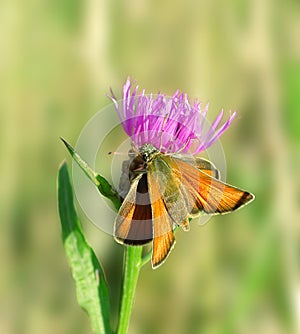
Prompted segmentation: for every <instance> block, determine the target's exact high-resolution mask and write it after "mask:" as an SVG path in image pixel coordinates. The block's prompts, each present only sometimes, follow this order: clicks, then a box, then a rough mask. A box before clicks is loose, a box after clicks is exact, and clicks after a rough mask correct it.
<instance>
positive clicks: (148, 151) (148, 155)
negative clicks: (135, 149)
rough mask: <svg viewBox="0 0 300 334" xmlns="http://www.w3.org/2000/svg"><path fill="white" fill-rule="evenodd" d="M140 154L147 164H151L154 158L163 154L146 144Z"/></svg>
mask: <svg viewBox="0 0 300 334" xmlns="http://www.w3.org/2000/svg"><path fill="white" fill-rule="evenodd" d="M139 153H140V155H141V157H142V159H143V161H144V162H145V163H150V162H151V161H152V160H153V159H154V158H156V157H157V156H158V155H160V154H161V152H160V151H159V150H158V149H157V148H156V147H154V146H152V145H151V144H144V145H143V146H142V147H141V148H140V149H139Z"/></svg>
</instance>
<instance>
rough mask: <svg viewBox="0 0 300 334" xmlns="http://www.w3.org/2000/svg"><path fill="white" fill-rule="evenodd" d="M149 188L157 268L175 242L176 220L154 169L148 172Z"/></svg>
mask: <svg viewBox="0 0 300 334" xmlns="http://www.w3.org/2000/svg"><path fill="white" fill-rule="evenodd" d="M148 188H149V193H150V199H151V202H152V220H153V248H152V267H153V268H156V267H157V266H159V265H160V264H161V263H162V262H163V261H164V260H165V259H166V257H167V256H168V254H169V253H170V251H171V249H172V246H173V245H174V243H175V237H174V232H173V229H174V227H173V225H174V222H173V220H172V218H171V216H170V215H169V213H168V210H167V208H166V205H165V203H164V201H163V198H162V196H161V194H160V185H159V182H158V180H157V177H156V175H155V173H154V171H153V170H151V171H149V173H148Z"/></svg>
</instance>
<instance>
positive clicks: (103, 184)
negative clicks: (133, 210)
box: [60, 138, 121, 210]
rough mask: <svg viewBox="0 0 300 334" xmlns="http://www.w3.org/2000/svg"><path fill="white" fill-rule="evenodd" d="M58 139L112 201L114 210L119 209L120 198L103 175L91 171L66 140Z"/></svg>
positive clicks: (101, 191)
mask: <svg viewBox="0 0 300 334" xmlns="http://www.w3.org/2000/svg"><path fill="white" fill-rule="evenodd" d="M60 139H61V140H62V142H63V143H64V144H65V145H66V147H67V149H68V151H69V153H70V154H71V156H72V158H73V159H74V160H75V161H76V163H77V164H78V166H79V167H80V168H81V170H82V171H83V172H84V173H85V174H86V175H87V177H88V178H89V179H90V180H91V181H92V182H93V183H94V185H95V186H96V187H97V188H98V190H99V192H100V193H101V194H102V195H103V196H104V197H106V198H108V199H109V200H110V201H111V202H112V203H113V205H114V207H115V208H116V210H119V208H120V206H121V199H120V197H119V195H118V193H117V192H116V191H115V189H114V188H113V187H112V186H111V185H110V183H109V182H108V181H107V180H106V179H105V178H104V177H103V176H101V175H99V174H97V173H96V172H95V171H93V170H92V169H91V167H89V165H88V164H87V163H86V162H85V161H84V160H83V159H82V158H81V157H80V155H79V154H78V153H77V152H76V151H75V150H74V149H73V147H72V146H71V145H70V144H69V143H68V142H67V141H65V140H64V139H63V138H60Z"/></svg>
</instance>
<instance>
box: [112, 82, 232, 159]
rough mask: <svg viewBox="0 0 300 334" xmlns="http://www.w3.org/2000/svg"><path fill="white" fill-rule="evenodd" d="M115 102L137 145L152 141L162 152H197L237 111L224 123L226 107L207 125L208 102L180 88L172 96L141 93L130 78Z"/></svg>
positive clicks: (214, 138)
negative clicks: (197, 98) (120, 96)
mask: <svg viewBox="0 0 300 334" xmlns="http://www.w3.org/2000/svg"><path fill="white" fill-rule="evenodd" d="M111 94H112V96H111V99H112V101H113V102H114V104H115V108H116V110H117V112H118V115H119V118H120V121H121V124H122V126H123V128H124V131H125V132H126V133H127V134H128V136H129V137H130V138H131V140H132V142H133V143H134V145H135V146H136V147H137V148H140V147H142V146H143V145H144V144H151V145H152V146H154V147H156V148H157V149H159V151H161V152H163V153H178V152H182V153H190V154H192V155H195V154H198V153H200V152H201V151H204V150H206V149H207V148H208V147H209V146H211V145H212V144H213V143H214V142H215V141H216V140H217V139H218V138H219V137H220V136H221V135H222V133H223V132H224V131H226V129H227V128H228V127H229V126H230V124H231V122H232V121H233V119H234V117H235V115H236V112H234V113H233V114H230V116H229V118H228V119H227V120H226V121H225V122H224V123H223V124H221V119H222V117H223V110H222V111H221V112H220V113H219V115H218V116H217V117H216V119H215V121H214V122H213V123H212V125H211V126H210V127H207V126H205V125H206V113H207V111H208V105H206V106H205V107H204V108H202V105H201V103H200V102H198V101H195V102H194V103H190V101H189V99H188V97H187V95H186V94H184V93H181V92H180V91H179V90H177V91H176V92H175V94H174V95H173V96H172V97H167V96H165V95H164V94H161V93H159V94H157V95H152V94H150V95H146V94H145V91H144V90H143V91H142V93H141V94H140V95H138V87H137V86H136V87H132V83H131V81H130V78H128V79H127V81H126V82H125V84H124V86H123V99H122V100H121V102H118V101H117V99H116V97H115V96H114V94H113V92H111Z"/></svg>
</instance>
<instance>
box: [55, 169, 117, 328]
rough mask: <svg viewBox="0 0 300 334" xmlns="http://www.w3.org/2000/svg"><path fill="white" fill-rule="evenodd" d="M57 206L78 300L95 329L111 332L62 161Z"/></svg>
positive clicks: (97, 269) (98, 271) (99, 276)
mask: <svg viewBox="0 0 300 334" xmlns="http://www.w3.org/2000/svg"><path fill="white" fill-rule="evenodd" d="M58 206H59V215H60V220H61V227H62V238H63V243H64V248H65V251H66V254H67V258H68V261H69V264H70V267H71V270H72V275H73V278H74V280H75V283H76V292H77V300H78V303H79V305H80V306H81V307H82V308H83V309H84V310H85V311H86V312H87V313H88V315H89V317H90V319H91V322H92V327H93V330H94V332H95V333H97V334H100V333H105V334H107V333H111V329H110V305H109V293H108V288H107V284H106V281H105V277H104V273H103V270H102V268H101V266H100V264H99V262H98V260H97V257H96V255H95V253H94V251H93V249H92V248H91V247H90V246H89V244H88V243H87V242H86V240H85V237H84V235H83V233H82V230H81V226H80V222H79V220H78V217H77V214H76V211H75V208H74V203H73V191H72V187H71V183H70V179H69V174H68V169H67V164H66V163H63V164H62V166H61V167H60V170H59V175H58Z"/></svg>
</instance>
